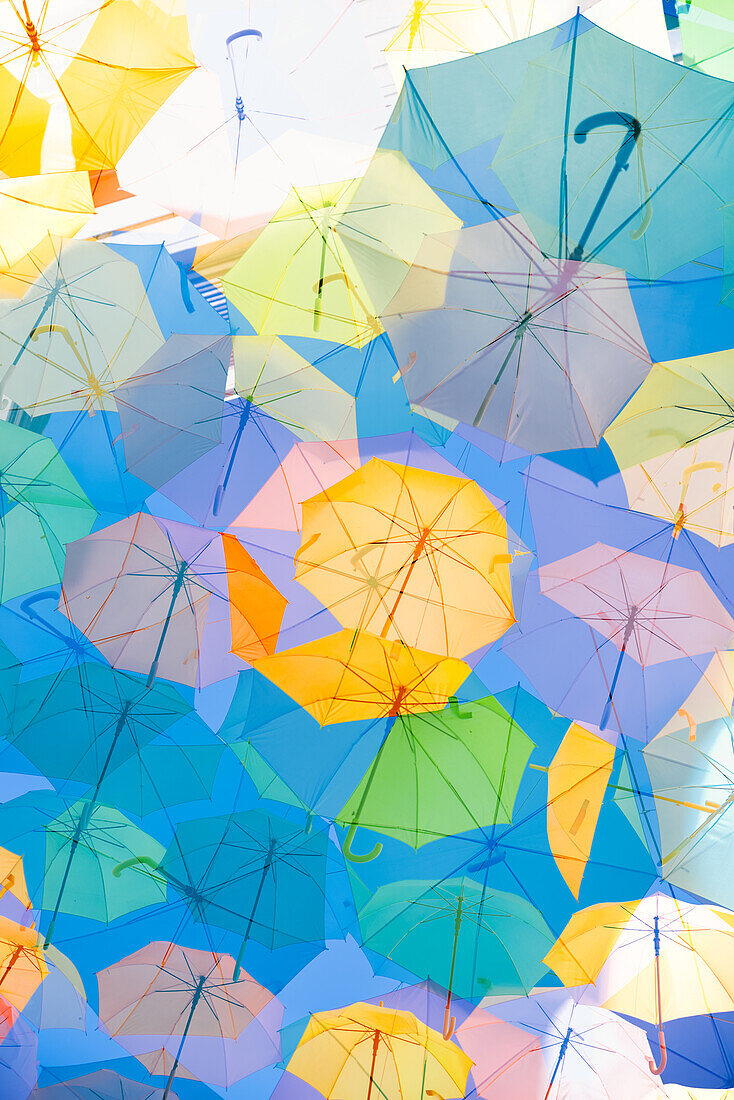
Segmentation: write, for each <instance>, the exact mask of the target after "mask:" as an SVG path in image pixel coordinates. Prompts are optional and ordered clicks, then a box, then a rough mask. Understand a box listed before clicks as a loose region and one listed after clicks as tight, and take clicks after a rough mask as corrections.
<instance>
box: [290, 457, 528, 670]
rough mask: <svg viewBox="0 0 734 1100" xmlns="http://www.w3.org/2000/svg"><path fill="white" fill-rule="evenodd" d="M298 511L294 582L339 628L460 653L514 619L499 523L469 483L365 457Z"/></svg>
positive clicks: (495, 634) (483, 642) (486, 640)
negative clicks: (299, 536) (298, 542)
mask: <svg viewBox="0 0 734 1100" xmlns="http://www.w3.org/2000/svg"><path fill="white" fill-rule="evenodd" d="M302 513H303V529H302V543H301V547H300V549H299V551H298V554H297V555H296V574H295V576H296V580H298V581H300V582H301V584H304V585H305V586H306V587H307V588H308V589H309V590H310V591H311V592H313V593H314V595H315V596H318V597H319V599H321V600H322V601H323V602H324V603H325V604H326V606H327V607H328V608H329V610H330V611H331V612H332V614H334V615H335V616H336V618H337V619H338V620H339V621H340V622H341V623H343V624H344V625H345V626H353V627H357V628H359V629H362V630H368V631H371V632H372V633H374V634H378V635H379V636H380V638H385V639H397V640H400V641H401V642H404V643H406V644H407V645H411V646H417V645H421V646H425V647H427V648H429V649H432V650H434V651H435V652H436V653H442V654H446V655H448V656H463V655H464V654H466V653H469V652H471V651H472V650H475V649H478V648H479V647H480V646H482V645H486V644H487V643H490V642H493V641H495V640H496V639H497V638H499V637H500V636H501V635H502V634H504V633H505V631H506V630H508V629H509V627H511V626H512V624H513V623H514V621H515V620H514V614H513V609H512V593H511V589H510V573H509V569H508V565H509V564H510V563H511V561H512V555H511V554H509V553H508V546H507V525H506V523H505V520H504V519H503V517H502V515H501V514H500V513H499V512H498V510H497V509H496V508H495V506H494V505H493V504H492V503H491V502H490V501H489V500H488V499H487V497H486V496H485V494H484V493H483V492H482V491H481V489H480V488H479V486H478V485H477V484H476V483H475V482H473V481H469V480H464V479H461V478H456V477H450V476H448V475H446V474H438V473H433V472H432V471H429V470H421V469H418V468H415V467H411V466H407V465H405V466H399V465H397V464H396V463H392V462H384V461H383V460H382V459H379V458H373V459H372V460H371V461H370V462H368V463H367V464H366V465H365V466H362V467H360V469H358V470H356V471H355V472H354V473H353V474H350V475H349V476H348V477H346V478H344V480H343V481H339V482H337V484H336V485H334V486H332V487H331V488H329V489H326V490H325V491H324V492H323V493H320V494H319V495H318V496H315V497H312V498H311V499H310V500H307V501H305V502H304V503H303V505H302Z"/></svg>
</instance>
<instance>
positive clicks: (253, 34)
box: [227, 27, 262, 122]
mask: <svg viewBox="0 0 734 1100" xmlns="http://www.w3.org/2000/svg"><path fill="white" fill-rule="evenodd" d="M238 38H254V39H255V40H256V41H257V42H260V41H261V40H262V32H261V31H256V30H255V29H254V27H248V28H247V30H244V31H235V32H234V34H230V36H229V38H228V39H227V56H228V57H229V63H230V65H231V66H232V83H233V84H234V92H235V101H234V105H235V109H236V111H237V118H238V119H239V120H240V122H244V121H245V105H244V103H243V102H242V96H241V95H240V89H239V85H238V84H237V69H236V68H235V63H234V57H233V56H232V43H233V42H236V41H237V39H238Z"/></svg>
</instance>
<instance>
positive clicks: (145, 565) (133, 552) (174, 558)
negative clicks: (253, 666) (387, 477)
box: [59, 513, 285, 685]
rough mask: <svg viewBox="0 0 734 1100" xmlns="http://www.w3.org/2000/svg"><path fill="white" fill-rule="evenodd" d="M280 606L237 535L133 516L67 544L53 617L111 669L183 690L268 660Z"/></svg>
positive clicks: (278, 598)
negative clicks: (73, 629) (246, 663)
mask: <svg viewBox="0 0 734 1100" xmlns="http://www.w3.org/2000/svg"><path fill="white" fill-rule="evenodd" d="M284 607H285V600H284V599H283V597H282V596H281V595H280V593H279V592H278V591H277V589H275V588H274V586H273V585H272V584H271V583H270V581H268V580H267V578H266V577H265V576H264V574H263V573H262V572H261V571H260V570H259V569H258V567H257V566H256V565H255V563H254V561H253V560H252V559H251V558H250V556H249V554H247V552H246V551H245V549H244V547H242V546H241V544H240V543H239V542H238V541H237V539H236V538H235V537H234V536H233V535H220V534H216V533H213V532H211V531H205V530H202V529H200V528H196V527H190V526H189V525H188V524H184V523H176V522H169V521H163V520H157V519H154V518H153V516H150V515H146V514H143V513H138V514H137V515H134V516H130V517H129V518H128V519H124V520H121V521H120V522H119V523H114V524H112V526H111V527H106V528H104V529H103V530H101V531H98V532H95V533H94V534H93V535H89V536H88V537H87V538H86V539H81V540H80V541H78V542H76V543H74V544H73V546H72V547H71V549H70V551H69V554H68V556H67V561H66V569H65V573H64V587H63V590H62V596H61V602H60V604H59V609H60V610H61V611H63V612H64V614H65V615H66V616H67V618H69V619H70V620H71V621H72V622H73V623H75V625H76V626H78V627H79V629H80V630H82V631H83V633H85V634H86V636H87V637H88V638H89V640H90V641H92V642H94V644H95V645H96V646H97V647H98V649H100V650H101V651H102V652H103V653H104V655H105V656H106V657H107V659H108V660H109V662H110V663H111V664H112V665H113V666H114V667H115V668H123V669H127V670H129V671H131V672H141V673H144V674H147V676H148V684H149V685H150V684H152V683H153V681H154V679H155V678H156V676H157V675H161V676H163V677H164V678H166V679H172V680H176V681H177V682H179V683H184V684H191V685H193V684H197V683H199V684H200V683H207V682H212V681H216V680H220V679H222V678H223V677H225V676H227V675H231V674H232V673H233V672H235V671H236V670H237V669H238V668H239V667H241V665H239V664H238V663H237V661H236V658H234V657H233V656H230V651H231V650H233V649H234V650H236V651H237V652H238V653H240V654H242V655H243V656H244V655H245V654H248V655H249V658H250V659H252V658H254V657H257V656H259V655H261V654H263V653H270V652H272V650H273V649H274V647H275V640H276V638H277V635H278V631H279V629H280V622H281V619H282V615H283V609H284Z"/></svg>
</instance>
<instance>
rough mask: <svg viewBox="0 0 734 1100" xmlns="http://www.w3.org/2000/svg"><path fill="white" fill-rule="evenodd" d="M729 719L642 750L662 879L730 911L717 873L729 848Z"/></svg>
mask: <svg viewBox="0 0 734 1100" xmlns="http://www.w3.org/2000/svg"><path fill="white" fill-rule="evenodd" d="M733 734H734V725H733V723H732V719H731V718H728V719H727V718H722V719H721V720H719V721H714V722H705V723H703V724H701V725H697V726H696V727H695V730H694V732H693V740H691V734H690V733H689V731H688V729H686V730H685V732H678V733H669V734H666V736H664V737H657V738H655V740H654V741H652V742H651V743H650V744H649V745H648V746H647V747H646V749H645V750H644V756H645V763H646V765H647V772H648V775H649V777H650V785H651V788H652V793H653V796H654V798H655V808H656V811H657V819H658V824H659V827H660V842H661V848H662V860H661V871H662V875H663V878H665V879H667V880H668V882H672V883H674V884H675V885H676V886H680V887H682V888H683V889H684V890H688V891H689V892H690V893H693V894H698V895H699V896H700V897H705V898H709V899H710V900H712V901H715V902H718V903H720V904H722V905H726V906H727V907H728V908H732V907H734V891H732V889H731V884H730V883H729V881H728V879H727V877H726V876H722V875H721V874H720V867H721V860H722V858H723V859H726V853H727V851H728V849H729V845H730V844H731V840H730V835H731V807H732V805H734V739H733Z"/></svg>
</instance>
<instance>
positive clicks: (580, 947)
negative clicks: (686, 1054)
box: [544, 894, 734, 1073]
mask: <svg viewBox="0 0 734 1100" xmlns="http://www.w3.org/2000/svg"><path fill="white" fill-rule="evenodd" d="M544 961H545V962H546V963H547V964H548V966H549V967H550V968H551V970H554V971H555V973H556V974H557V975H558V977H559V978H560V979H561V981H562V982H563V984H564V985H566V986H574V985H582V984H586V983H589V982H592V983H594V984H595V985H596V987H597V993H598V997H599V1003H600V1005H602V1006H603V1007H604V1008H611V1009H612V1010H613V1011H615V1012H622V1013H625V1014H626V1015H628V1016H636V1017H637V1018H638V1019H639V1020H647V1021H649V1022H650V1023H657V1028H658V1037H659V1041H660V1062H659V1064H658V1065H655V1064H654V1063H653V1062H651V1064H650V1068H651V1069H652V1071H653V1073H662V1071H663V1069H664V1068H665V1063H666V1059H667V1054H666V1047H665V1031H664V1026H663V1021H664V1020H672V1019H677V1018H679V1017H681V1016H698V1015H706V1014H709V1013H711V1012H731V1011H732V1010H734V913H730V912H728V911H726V910H723V909H718V908H716V907H714V906H712V905H695V904H691V903H685V902H679V901H677V900H676V899H675V898H671V897H667V896H665V895H663V894H653V895H652V896H650V897H647V898H643V899H642V900H640V901H629V902H610V903H606V902H605V903H602V904H601V905H592V906H590V907H589V908H588V909H582V910H580V912H578V913H575V914H574V915H573V916H572V917H571V920H570V921H569V922H568V924H567V925H566V927H565V929H564V930H563V932H562V933H561V935H560V937H559V939H558V941H557V942H556V944H555V945H554V946H553V947H552V948H551V950H550V951H549V952H548V954H547V955H546V957H545V959H544Z"/></svg>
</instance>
